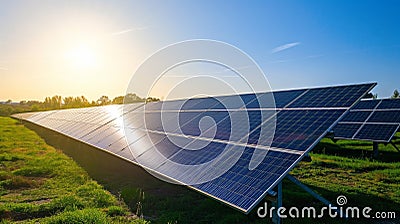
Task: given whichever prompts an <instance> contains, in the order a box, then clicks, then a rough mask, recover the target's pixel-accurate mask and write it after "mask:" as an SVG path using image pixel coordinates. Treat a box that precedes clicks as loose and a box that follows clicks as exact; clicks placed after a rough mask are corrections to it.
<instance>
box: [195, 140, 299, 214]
mask: <svg viewBox="0 0 400 224" xmlns="http://www.w3.org/2000/svg"><path fill="white" fill-rule="evenodd" d="M253 151H254V149H252V148H246V150H245V152H244V153H243V155H242V157H241V158H240V159H239V161H238V162H237V163H236V164H235V165H234V166H233V167H232V168H231V169H230V170H229V171H228V172H226V173H225V174H223V175H222V176H220V177H219V178H217V179H214V180H212V181H210V182H207V183H204V184H199V185H194V186H193V187H195V188H197V189H199V190H201V191H204V192H206V193H208V194H211V195H214V196H216V197H218V198H220V199H222V200H224V201H226V202H228V203H231V204H234V205H236V206H238V207H240V208H250V207H251V206H254V204H255V203H257V201H258V200H259V198H260V197H261V196H262V195H263V194H264V193H265V189H268V187H269V186H271V185H272V184H273V183H274V182H275V181H276V180H277V179H278V178H279V177H280V176H281V175H282V174H283V173H284V172H285V171H286V169H287V167H290V166H291V165H292V164H293V163H294V162H295V161H296V160H297V159H298V158H299V157H300V155H298V154H290V153H285V152H275V151H269V152H268V154H267V156H266V157H265V158H264V160H263V162H262V163H261V164H260V166H259V167H257V168H256V169H254V170H249V161H250V159H251V156H252V153H253ZM285 167H286V168H285Z"/></svg>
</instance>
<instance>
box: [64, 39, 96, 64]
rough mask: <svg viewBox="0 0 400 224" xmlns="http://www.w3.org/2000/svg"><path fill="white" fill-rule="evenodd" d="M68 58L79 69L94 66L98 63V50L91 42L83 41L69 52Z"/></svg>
mask: <svg viewBox="0 0 400 224" xmlns="http://www.w3.org/2000/svg"><path fill="white" fill-rule="evenodd" d="M67 59H68V60H69V61H70V62H71V64H72V66H73V67H74V68H77V69H88V68H94V67H96V65H97V57H96V52H95V50H94V48H93V47H91V46H90V45H89V44H86V43H82V44H79V45H77V46H75V47H72V48H71V49H70V50H69V51H68V52H67Z"/></svg>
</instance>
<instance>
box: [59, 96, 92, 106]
mask: <svg viewBox="0 0 400 224" xmlns="http://www.w3.org/2000/svg"><path fill="white" fill-rule="evenodd" d="M89 106H90V103H89V101H88V100H87V99H86V97H84V96H77V97H72V96H69V97H64V105H63V107H64V108H78V107H89Z"/></svg>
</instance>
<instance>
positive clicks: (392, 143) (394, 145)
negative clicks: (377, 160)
mask: <svg viewBox="0 0 400 224" xmlns="http://www.w3.org/2000/svg"><path fill="white" fill-rule="evenodd" d="M390 144H391V145H392V146H393V147H394V148H395V149H396V150H397V151H398V152H400V149H399V148H397V146H396V144H394V142H393V141H390Z"/></svg>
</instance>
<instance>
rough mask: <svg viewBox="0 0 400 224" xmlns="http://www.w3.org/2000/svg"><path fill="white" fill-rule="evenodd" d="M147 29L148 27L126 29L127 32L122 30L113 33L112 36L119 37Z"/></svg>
mask: <svg viewBox="0 0 400 224" xmlns="http://www.w3.org/2000/svg"><path fill="white" fill-rule="evenodd" d="M145 29H147V27H137V28H131V29H125V30H120V31H117V32H114V33H111V35H112V36H118V35H122V34H126V33H129V32H131V31H139V30H145Z"/></svg>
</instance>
